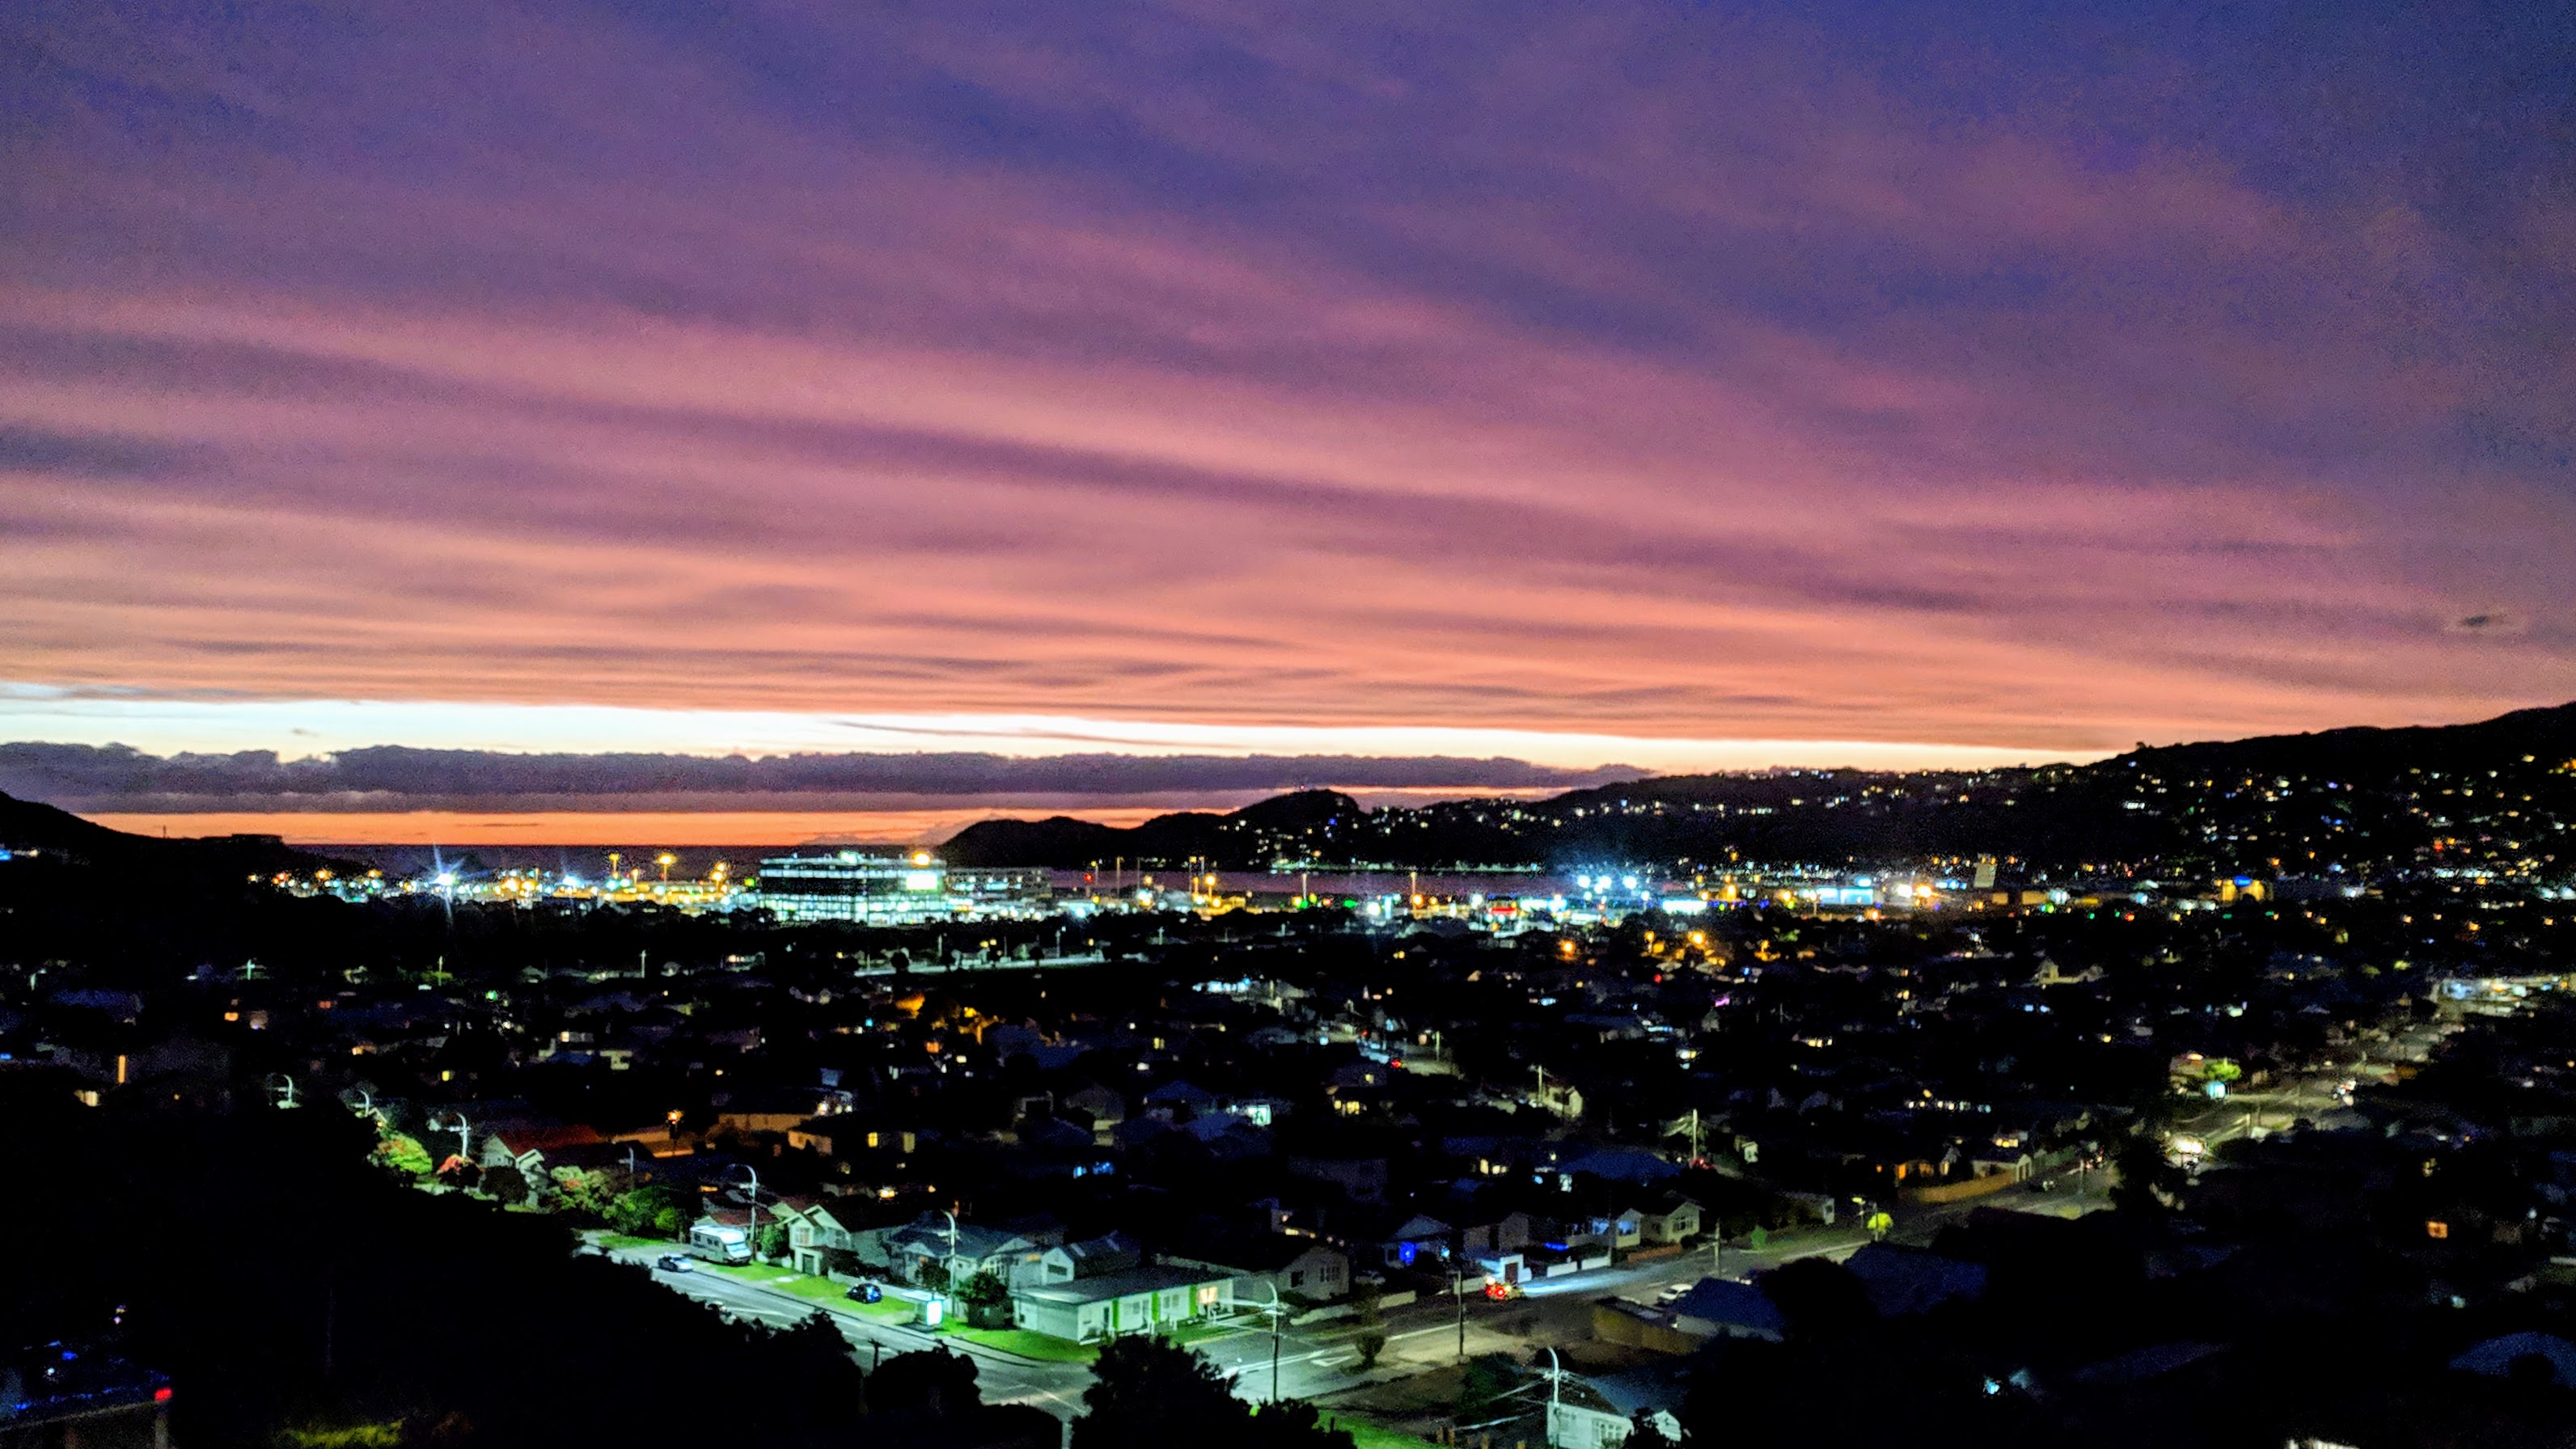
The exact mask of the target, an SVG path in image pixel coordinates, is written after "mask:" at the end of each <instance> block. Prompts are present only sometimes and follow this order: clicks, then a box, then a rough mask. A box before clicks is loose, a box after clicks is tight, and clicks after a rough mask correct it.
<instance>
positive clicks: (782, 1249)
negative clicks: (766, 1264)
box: [752, 1223, 788, 1258]
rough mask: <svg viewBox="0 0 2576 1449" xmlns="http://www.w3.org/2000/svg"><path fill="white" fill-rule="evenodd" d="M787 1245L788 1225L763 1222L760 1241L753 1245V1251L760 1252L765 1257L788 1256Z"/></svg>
mask: <svg viewBox="0 0 2576 1449" xmlns="http://www.w3.org/2000/svg"><path fill="white" fill-rule="evenodd" d="M787 1245H788V1236H787V1225H786V1224H785V1223H762V1224H761V1225H760V1241H759V1242H758V1243H757V1244H755V1245H754V1246H753V1249H752V1251H754V1252H756V1253H758V1254H759V1255H760V1256H762V1257H764V1258H784V1257H786V1256H787Z"/></svg>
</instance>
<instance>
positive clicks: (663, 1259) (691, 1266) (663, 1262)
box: [653, 1253, 698, 1273]
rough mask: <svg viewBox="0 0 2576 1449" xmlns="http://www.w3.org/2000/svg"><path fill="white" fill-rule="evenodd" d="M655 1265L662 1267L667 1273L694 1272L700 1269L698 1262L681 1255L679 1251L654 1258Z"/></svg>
mask: <svg viewBox="0 0 2576 1449" xmlns="http://www.w3.org/2000/svg"><path fill="white" fill-rule="evenodd" d="M653 1266H654V1267H656V1268H659V1269H661V1270H662V1271H663V1272H665V1273H694V1272H696V1271H698V1265H697V1264H695V1263H692V1262H690V1261H689V1260H688V1259H686V1258H683V1257H681V1256H680V1255H679V1254H677V1253H664V1254H663V1255H662V1256H660V1257H658V1258H655V1259H654V1260H653Z"/></svg>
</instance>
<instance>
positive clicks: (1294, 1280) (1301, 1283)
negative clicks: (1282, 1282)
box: [1288, 1268, 1306, 1288]
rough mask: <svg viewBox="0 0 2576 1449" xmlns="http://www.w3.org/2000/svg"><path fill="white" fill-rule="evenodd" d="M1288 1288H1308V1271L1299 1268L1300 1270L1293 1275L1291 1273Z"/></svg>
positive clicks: (1293, 1272)
mask: <svg viewBox="0 0 2576 1449" xmlns="http://www.w3.org/2000/svg"><path fill="white" fill-rule="evenodd" d="M1288 1286H1289V1287H1291V1288H1303V1287H1305V1286H1306V1270H1305V1269H1303V1268H1299V1269H1296V1270H1294V1271H1292V1272H1291V1273H1289V1275H1288Z"/></svg>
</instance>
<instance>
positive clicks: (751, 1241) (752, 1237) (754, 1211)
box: [727, 1162, 760, 1262]
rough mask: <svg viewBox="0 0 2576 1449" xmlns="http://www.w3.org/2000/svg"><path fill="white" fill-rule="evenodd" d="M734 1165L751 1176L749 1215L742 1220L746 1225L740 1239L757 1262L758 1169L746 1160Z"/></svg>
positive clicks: (758, 1247) (758, 1233)
mask: <svg viewBox="0 0 2576 1449" xmlns="http://www.w3.org/2000/svg"><path fill="white" fill-rule="evenodd" d="M734 1165H735V1166H736V1167H740V1168H741V1169H742V1170H743V1171H744V1173H746V1174H748V1175H749V1176H750V1178H751V1216H750V1217H749V1218H747V1219H745V1220H744V1221H745V1222H746V1224H747V1226H746V1227H745V1228H744V1229H743V1234H742V1241H743V1245H744V1246H745V1247H747V1248H749V1249H751V1256H752V1259H753V1261H755V1262H757V1261H758V1260H759V1258H760V1169H759V1168H756V1167H754V1166H752V1165H751V1164H750V1163H748V1162H741V1163H736V1164H734ZM727 1170H728V1171H730V1170H731V1169H727Z"/></svg>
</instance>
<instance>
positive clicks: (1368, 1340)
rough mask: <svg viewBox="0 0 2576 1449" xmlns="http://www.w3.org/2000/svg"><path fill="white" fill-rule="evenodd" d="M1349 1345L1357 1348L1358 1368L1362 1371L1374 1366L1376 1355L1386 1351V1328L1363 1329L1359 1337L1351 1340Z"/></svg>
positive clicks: (1375, 1364)
mask: <svg viewBox="0 0 2576 1449" xmlns="http://www.w3.org/2000/svg"><path fill="white" fill-rule="evenodd" d="M1351 1347H1353V1348H1355V1349H1358V1350H1359V1353H1360V1368H1361V1369H1362V1371H1366V1370H1368V1369H1373V1368H1376V1367H1377V1356H1378V1355H1379V1354H1382V1353H1384V1352H1386V1330H1385V1329H1383V1328H1370V1329H1364V1330H1362V1331H1361V1333H1360V1336H1359V1337H1357V1338H1354V1339H1352V1340H1351Z"/></svg>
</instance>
